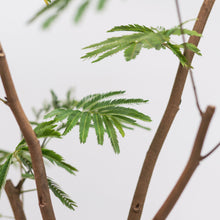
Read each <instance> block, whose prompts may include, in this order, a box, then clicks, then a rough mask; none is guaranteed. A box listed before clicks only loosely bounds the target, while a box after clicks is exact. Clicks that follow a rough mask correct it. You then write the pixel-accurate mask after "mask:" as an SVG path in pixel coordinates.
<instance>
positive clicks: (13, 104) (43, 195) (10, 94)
mask: <svg viewBox="0 0 220 220" xmlns="http://www.w3.org/2000/svg"><path fill="white" fill-rule="evenodd" d="M0 75H1V78H2V82H3V85H4V89H5V92H6V96H7V104H8V106H9V107H10V109H11V111H12V112H13V114H14V116H15V119H16V121H17V123H18V125H19V127H20V129H21V132H22V134H23V136H24V139H25V141H26V142H27V145H28V148H29V152H30V155H31V160H32V166H33V170H34V176H35V182H36V188H37V193H38V200H39V206H40V210H41V215H42V217H43V219H44V220H54V219H55V215H54V211H53V207H52V203H51V199H50V193H49V188H48V183H47V177H46V171H45V167H44V162H43V158H42V152H41V147H40V143H39V141H38V139H37V137H36V135H35V133H34V131H33V129H32V127H31V125H30V123H29V121H28V119H27V117H26V115H25V113H24V111H23V108H22V106H21V103H20V101H19V99H18V96H17V93H16V90H15V87H14V83H13V81H12V78H11V74H10V71H9V68H8V64H7V60H6V57H5V54H4V52H3V49H2V47H1V45H0Z"/></svg>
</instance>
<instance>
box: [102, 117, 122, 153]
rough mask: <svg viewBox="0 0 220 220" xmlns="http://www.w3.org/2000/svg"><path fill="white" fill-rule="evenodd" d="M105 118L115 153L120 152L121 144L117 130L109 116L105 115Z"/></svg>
mask: <svg viewBox="0 0 220 220" xmlns="http://www.w3.org/2000/svg"><path fill="white" fill-rule="evenodd" d="M103 120H104V123H105V128H106V131H107V133H108V136H109V139H110V141H111V144H112V147H113V149H114V151H115V153H116V154H119V153H120V149H119V144H118V138H117V134H116V131H115V129H114V127H113V124H112V122H111V121H110V120H109V119H108V117H106V116H103Z"/></svg>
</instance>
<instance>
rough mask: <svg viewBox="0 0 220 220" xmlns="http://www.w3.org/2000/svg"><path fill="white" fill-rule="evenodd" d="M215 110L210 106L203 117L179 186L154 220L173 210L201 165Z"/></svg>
mask: <svg viewBox="0 0 220 220" xmlns="http://www.w3.org/2000/svg"><path fill="white" fill-rule="evenodd" d="M214 111H215V108H214V107H212V106H208V107H207V109H206V112H205V113H204V114H203V116H202V121H201V123H200V126H199V130H198V133H197V136H196V139H195V142H194V145H193V150H192V153H191V155H190V158H189V161H188V163H187V165H186V167H185V169H184V171H183V173H182V175H181V176H180V178H179V180H178V182H177V184H176V185H175V187H174V188H173V190H172V192H171V193H170V195H169V196H168V198H167V200H166V201H165V202H164V204H163V205H162V207H161V208H160V209H159V211H158V212H157V214H156V215H155V217H154V218H153V220H164V219H166V217H167V216H168V214H169V213H170V211H171V210H172V209H173V207H174V205H175V204H176V202H177V200H178V199H179V197H180V195H181V194H182V192H183V190H184V188H185V187H186V185H187V183H188V182H189V180H190V178H191V176H192V175H193V173H194V171H195V170H196V168H197V167H198V165H199V162H200V160H201V150H202V146H203V142H204V139H205V136H206V133H207V130H208V127H209V124H210V121H211V119H212V116H213V114H214Z"/></svg>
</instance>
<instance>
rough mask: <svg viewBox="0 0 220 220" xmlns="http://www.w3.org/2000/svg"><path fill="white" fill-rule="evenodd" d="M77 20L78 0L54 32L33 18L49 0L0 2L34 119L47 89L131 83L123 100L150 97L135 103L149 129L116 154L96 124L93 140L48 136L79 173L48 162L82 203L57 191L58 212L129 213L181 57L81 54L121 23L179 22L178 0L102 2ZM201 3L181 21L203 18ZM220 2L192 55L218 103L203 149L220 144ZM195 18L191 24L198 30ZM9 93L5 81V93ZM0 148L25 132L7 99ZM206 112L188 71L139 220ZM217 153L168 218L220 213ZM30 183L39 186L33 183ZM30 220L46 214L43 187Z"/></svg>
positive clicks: (2, 205) (165, 190) (86, 218)
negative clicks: (92, 57) (93, 57)
mask: <svg viewBox="0 0 220 220" xmlns="http://www.w3.org/2000/svg"><path fill="white" fill-rule="evenodd" d="M96 2H97V1H95V0H94V1H92V3H93V4H92V6H91V7H90V8H89V10H88V12H87V13H86V14H85V16H84V17H83V20H82V21H81V22H80V24H78V25H75V24H73V14H74V11H75V10H76V8H77V6H78V4H79V3H80V1H73V2H72V5H71V6H69V8H68V9H67V11H66V12H65V13H63V15H62V16H61V17H60V18H59V19H58V20H57V21H56V22H55V23H54V25H52V26H51V28H49V29H48V30H45V31H43V30H42V29H41V24H42V21H43V20H44V19H45V17H41V18H39V19H38V20H37V22H35V23H33V24H30V25H27V20H28V19H29V18H30V17H31V16H32V15H33V14H34V13H35V12H36V11H37V10H38V9H39V8H40V7H42V6H43V5H44V1H43V0H32V1H28V0H23V1H16V0H12V1H1V2H0V42H1V44H2V46H3V48H4V51H5V53H6V56H7V59H8V63H9V67H10V70H11V73H12V76H13V79H14V83H15V86H16V89H17V92H18V95H19V97H20V100H21V102H22V104H23V107H24V110H25V112H26V113H27V115H28V117H29V119H30V120H31V119H33V118H34V117H33V114H32V111H31V108H32V107H33V106H35V107H36V108H37V107H39V108H40V107H41V104H42V103H43V101H44V100H48V99H49V98H50V92H49V91H50V89H53V90H55V91H56V92H57V94H58V95H59V96H60V97H65V93H66V91H67V89H68V88H70V87H74V88H75V97H76V98H78V99H80V98H82V97H83V96H85V95H88V94H92V93H97V92H106V91H111V90H126V91H127V93H126V94H127V96H126V97H134V98H144V99H149V100H150V101H149V103H148V104H146V105H141V106H139V107H138V109H139V110H141V111H143V112H144V113H146V114H148V115H150V116H151V118H152V120H153V121H152V122H151V123H148V124H147V125H148V126H149V127H150V128H151V131H145V130H141V129H138V128H137V129H135V131H133V132H131V131H127V132H126V136H125V138H119V142H120V148H121V153H120V154H119V155H115V154H114V152H113V150H112V147H111V145H110V143H109V140H108V139H107V138H106V140H105V144H104V146H99V145H97V142H96V136H95V132H94V131H91V132H90V133H89V137H88V140H87V143H86V144H84V145H81V144H80V143H79V138H78V130H77V129H76V128H75V129H74V130H73V131H72V132H70V133H69V134H68V135H67V136H66V137H65V138H63V139H62V140H58V141H57V142H51V144H50V149H54V150H55V151H57V152H58V153H60V154H62V155H63V156H64V158H65V159H66V161H67V162H68V163H71V164H72V165H73V166H75V167H76V168H77V169H78V170H79V172H78V173H77V175H76V176H71V175H69V174H68V173H66V172H64V171H63V170H61V169H59V168H58V169H55V168H53V167H52V166H51V167H48V168H47V173H48V176H50V177H52V178H53V179H54V180H55V181H56V182H57V183H58V184H59V185H60V186H61V187H62V189H64V191H65V192H67V193H68V194H69V195H70V196H71V198H72V199H73V200H74V201H76V202H77V204H78V206H79V207H78V208H77V209H76V211H75V212H72V211H70V210H68V209H67V208H65V207H64V206H63V205H62V204H61V203H60V202H59V201H58V200H57V199H56V198H55V197H54V196H52V199H53V204H54V208H55V213H56V216H57V219H58V220H59V219H77V220H113V219H114V220H125V219H126V218H127V215H128V211H129V207H130V203H131V200H132V197H133V193H134V190H135V187H136V183H137V179H138V176H139V173H140V169H141V166H142V163H143V160H144V157H145V154H146V152H147V149H148V146H149V145H150V143H151V140H152V138H153V136H154V133H155V131H156V129H157V127H158V124H159V122H160V119H161V117H162V115H163V112H164V110H165V107H166V104H167V101H168V98H169V95H170V91H171V88H172V84H173V81H174V77H175V74H176V70H177V67H178V60H177V58H176V57H175V56H174V55H173V54H172V53H171V52H170V51H167V50H165V51H162V52H158V51H155V50H144V49H143V50H142V51H141V54H140V55H139V56H138V57H137V58H136V59H135V60H132V61H130V62H126V61H125V60H124V57H123V54H122V53H120V54H118V55H115V56H113V57H111V58H107V59H105V60H103V61H101V62H99V63H96V64H91V61H89V60H88V61H83V60H81V59H80V57H81V56H82V55H83V54H84V53H85V51H83V50H82V48H83V47H85V46H88V45H90V44H92V43H95V42H99V41H101V40H104V39H106V38H107V37H111V36H115V35H116V34H117V33H116V34H109V33H106V31H107V30H109V29H110V28H112V27H114V26H116V25H122V24H134V23H137V24H143V25H146V26H165V27H167V28H169V27H173V26H175V25H178V20H177V13H176V8H175V4H174V1H170V0H168V1H163V0H155V1H144V0H139V1H131V0H126V1H125V0H121V1H119V0H110V1H108V3H107V5H106V8H105V10H103V11H101V12H96V11H95V3H96ZM202 2H203V1H202V0H196V1H190V0H185V1H183V0H181V1H180V6H181V12H182V16H183V20H184V21H185V20H188V19H191V18H196V16H197V14H198V11H199V9H200V6H201V4H202ZM219 11H220V4H219V1H216V3H215V5H214V8H213V10H212V12H211V15H210V17H209V20H208V22H207V25H206V28H205V31H204V34H203V37H202V39H201V41H200V44H199V48H200V49H201V52H202V54H203V56H202V57H199V56H195V58H194V61H193V66H194V69H193V72H194V76H195V80H196V85H197V90H198V94H199V100H200V103H201V106H202V109H203V110H204V109H205V107H206V106H207V105H208V104H212V105H215V106H216V112H215V115H214V117H213V120H212V122H211V126H210V129H209V131H208V135H207V138H206V140H205V144H204V148H203V154H205V152H208V151H209V150H210V149H212V147H214V146H215V145H216V144H217V143H218V142H219V141H220V135H219V130H220V112H219V107H220V98H219V94H220V86H219V81H220V77H219V74H220V72H219V65H218V64H219V63H218V62H219V58H220V57H219V50H220V45H219V36H220V30H219V25H218V24H219V23H220V14H219ZM192 25H193V22H191V23H189V24H187V25H186V27H187V28H191V27H192ZM4 96H5V93H4V90H3V87H2V85H0V97H1V98H3V97H4ZM0 112H1V113H0V148H1V149H6V150H11V151H13V149H14V148H15V146H16V145H17V143H18V141H19V138H20V132H19V129H18V126H17V124H16V123H15V120H14V118H13V116H12V114H11V112H10V110H9V109H8V107H7V106H5V105H4V104H3V103H1V105H0ZM199 122H200V116H199V113H198V111H197V109H196V106H195V99H194V95H193V91H192V85H191V82H190V80H189V78H188V80H187V83H186V86H185V89H184V93H183V97H182V103H181V106H180V110H179V112H178V114H177V116H176V118H175V121H174V123H173V125H172V128H171V130H170V132H169V135H168V137H167V139H166V141H165V143H164V147H163V149H162V152H161V154H160V156H159V160H158V162H157V164H156V169H155V171H154V175H153V178H152V181H151V185H150V188H149V193H148V197H147V202H146V204H145V209H144V212H143V216H142V219H143V220H144V219H152V217H153V216H154V214H155V213H156V211H157V210H158V209H159V207H160V206H161V204H162V203H163V202H164V200H165V199H166V197H167V195H168V194H169V192H170V191H171V189H172V187H173V186H174V184H175V183H176V181H177V179H178V177H179V175H180V174H181V172H182V170H183V168H184V166H185V164H186V162H187V160H188V157H189V154H190V152H191V148H192V145H193V142H194V138H195V135H196V132H197V128H198V125H199ZM219 168H220V150H218V151H216V152H215V153H214V154H213V155H212V156H210V157H209V158H208V159H206V160H204V161H203V162H202V163H201V165H200V166H199V167H198V169H197V170H196V172H195V174H194V175H193V177H192V179H191V180H190V182H189V184H188V185H187V188H186V189H185V191H184V192H183V194H182V196H181V198H180V199H179V201H178V202H177V204H176V206H175V207H174V209H173V211H172V213H171V214H170V215H169V217H168V220H177V219H178V220H191V219H193V220H194V219H199V220H207V219H212V220H217V219H220V209H219V204H220V196H219V195H220V172H219ZM8 178H12V179H13V182H14V184H16V183H17V181H18V178H19V175H18V169H14V168H11V169H10V172H9V176H8ZM24 186H25V189H30V188H33V187H34V184H33V182H31V181H27V183H25V185H24ZM24 207H25V211H26V214H27V219H32V220H39V219H41V217H40V212H39V208H38V201H37V197H36V192H31V193H27V195H25V201H24ZM0 213H1V214H4V215H12V212H11V209H10V206H9V202H8V200H7V197H6V195H5V192H3V193H2V195H1V199H0Z"/></svg>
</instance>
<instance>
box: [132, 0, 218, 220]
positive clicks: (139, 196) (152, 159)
mask: <svg viewBox="0 0 220 220" xmlns="http://www.w3.org/2000/svg"><path fill="white" fill-rule="evenodd" d="M214 2H215V0H204V2H203V4H202V7H201V9H200V12H199V15H198V19H197V20H196V23H195V25H194V27H193V30H195V31H197V32H198V33H202V32H203V30H204V27H205V24H206V22H207V19H208V17H209V14H210V12H211V9H212V6H213V4H214ZM199 40H200V38H199V37H195V36H192V37H190V39H189V41H188V42H189V43H193V44H194V45H196V46H198V43H199ZM184 54H185V55H186V58H187V60H188V62H189V63H191V62H192V59H193V56H194V53H193V52H191V51H185V53H184ZM188 71H189V69H188V68H184V67H183V66H182V65H181V64H180V65H179V68H178V71H177V74H176V79H175V82H174V85H173V89H172V92H171V95H170V99H169V102H168V105H167V108H166V110H165V113H164V115H163V118H162V120H161V122H160V125H159V127H158V129H157V132H156V134H155V136H154V138H153V140H152V143H151V145H150V148H149V150H148V152H147V154H146V157H145V160H144V163H143V166H142V170H141V173H140V176H139V180H138V183H137V186H136V190H135V193H134V197H133V201H132V203H131V207H130V212H129V216H128V220H140V218H141V214H142V211H143V206H144V202H145V198H146V195H147V190H148V187H149V184H150V180H151V176H152V173H153V170H154V167H155V164H156V161H157V158H158V156H159V153H160V151H161V148H162V146H163V143H164V141H165V139H166V136H167V134H168V132H169V129H170V127H171V125H172V122H173V120H174V118H175V116H176V113H177V111H178V109H179V105H180V102H181V96H182V92H183V88H184V85H185V81H186V77H187V74H188Z"/></svg>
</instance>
